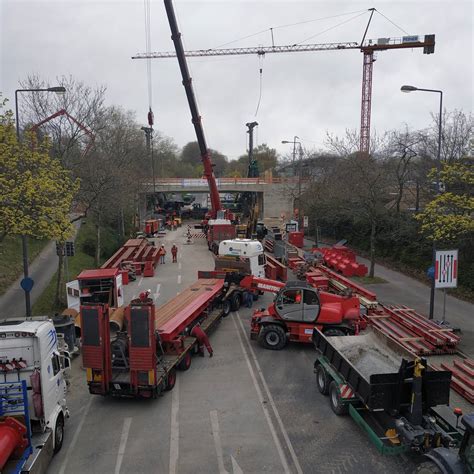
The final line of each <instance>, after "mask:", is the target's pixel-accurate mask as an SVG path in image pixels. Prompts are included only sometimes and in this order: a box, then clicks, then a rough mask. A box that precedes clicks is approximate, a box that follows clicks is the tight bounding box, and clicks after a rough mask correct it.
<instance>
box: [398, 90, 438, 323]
mask: <svg viewBox="0 0 474 474" xmlns="http://www.w3.org/2000/svg"><path fill="white" fill-rule="evenodd" d="M400 90H401V91H402V92H416V91H421V92H435V93H437V94H439V120H438V156H437V160H436V194H439V193H440V191H441V189H440V175H441V132H442V123H443V122H442V116H443V91H440V90H438V89H421V88H419V87H415V86H407V85H405V86H402V87H401V88H400ZM432 264H433V268H435V266H436V244H435V241H434V240H433V259H432ZM434 297H435V276H434V275H433V279H432V281H431V293H430V315H429V318H430V319H433V313H434Z"/></svg>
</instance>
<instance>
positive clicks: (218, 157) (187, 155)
mask: <svg viewBox="0 0 474 474" xmlns="http://www.w3.org/2000/svg"><path fill="white" fill-rule="evenodd" d="M209 154H210V156H211V161H212V164H213V165H214V175H215V176H216V177H217V178H220V177H222V176H224V175H225V173H226V170H227V166H228V164H229V162H228V159H227V156H225V155H223V154H222V153H221V152H219V151H217V150H213V149H212V148H210V149H209ZM179 161H180V163H179V164H178V166H179V170H178V171H179V172H178V174H177V175H176V176H178V177H184V178H187V177H190V178H197V177H200V176H202V174H203V166H202V161H201V152H200V150H199V145H198V142H189V143H187V144H186V145H184V147H183V149H182V150H181V154H180V157H179ZM183 165H184V166H183ZM189 170H192V172H193V173H192V175H191V176H189V175H188V176H186V175H185V173H186V172H188V174H189Z"/></svg>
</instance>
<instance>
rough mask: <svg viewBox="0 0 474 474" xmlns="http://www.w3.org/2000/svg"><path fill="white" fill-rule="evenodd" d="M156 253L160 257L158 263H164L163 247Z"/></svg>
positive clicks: (164, 252)
mask: <svg viewBox="0 0 474 474" xmlns="http://www.w3.org/2000/svg"><path fill="white" fill-rule="evenodd" d="M158 253H159V255H160V263H165V255H166V249H165V246H164V245H162V246H161V247H160V250H159V251H158Z"/></svg>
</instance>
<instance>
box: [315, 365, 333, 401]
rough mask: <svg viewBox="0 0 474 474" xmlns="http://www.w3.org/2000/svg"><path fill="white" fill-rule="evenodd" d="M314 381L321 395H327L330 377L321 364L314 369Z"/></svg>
mask: <svg viewBox="0 0 474 474" xmlns="http://www.w3.org/2000/svg"><path fill="white" fill-rule="evenodd" d="M316 383H317V385H318V390H319V391H320V393H322V394H323V395H329V383H330V378H329V376H328V373H327V372H326V369H325V368H324V367H323V366H322V365H318V368H317V369H316Z"/></svg>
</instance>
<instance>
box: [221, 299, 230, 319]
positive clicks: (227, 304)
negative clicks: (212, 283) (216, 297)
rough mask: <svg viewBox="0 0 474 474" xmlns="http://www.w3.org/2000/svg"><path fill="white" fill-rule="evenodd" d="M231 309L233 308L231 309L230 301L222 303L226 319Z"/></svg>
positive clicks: (223, 314)
mask: <svg viewBox="0 0 474 474" xmlns="http://www.w3.org/2000/svg"><path fill="white" fill-rule="evenodd" d="M231 309H232V308H231V304H230V301H229V300H224V301H223V302H222V316H224V318H225V317H226V316H229V314H230V311H231Z"/></svg>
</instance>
